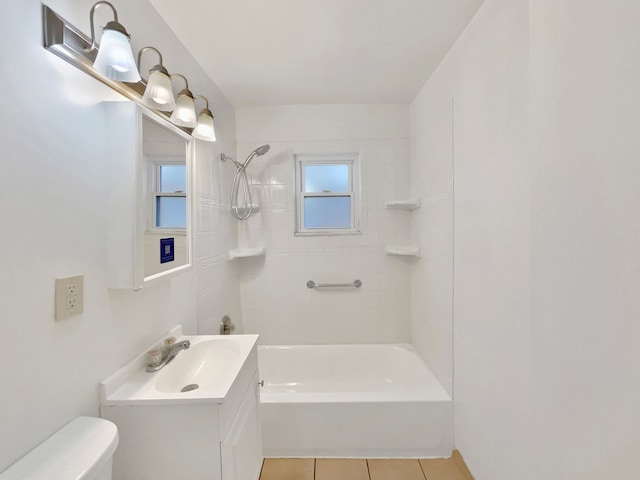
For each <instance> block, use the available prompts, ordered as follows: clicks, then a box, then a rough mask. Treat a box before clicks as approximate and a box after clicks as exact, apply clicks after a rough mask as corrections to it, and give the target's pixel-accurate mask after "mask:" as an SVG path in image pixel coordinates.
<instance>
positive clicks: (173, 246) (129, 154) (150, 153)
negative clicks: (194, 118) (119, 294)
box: [104, 102, 193, 290]
mask: <svg viewBox="0 0 640 480" xmlns="http://www.w3.org/2000/svg"><path fill="white" fill-rule="evenodd" d="M104 110H105V119H106V130H107V132H108V135H107V136H108V141H107V146H106V149H107V156H108V161H107V166H106V172H105V174H106V175H107V177H108V180H109V182H108V185H109V191H108V192H107V199H106V205H107V246H108V286H109V288H124V289H132V290H139V289H141V288H142V287H143V285H144V284H145V283H148V282H150V281H153V280H156V279H159V278H162V277H166V276H168V275H172V274H175V273H177V272H181V271H184V270H185V269H188V268H190V267H191V255H192V248H191V240H192V239H191V237H192V236H191V216H192V184H193V181H192V171H193V168H192V163H193V162H192V156H193V155H192V141H191V140H192V138H191V136H190V135H189V134H187V133H186V132H184V131H183V130H181V129H180V128H177V127H176V126H174V125H173V124H171V123H170V122H169V121H168V120H167V119H166V118H164V117H162V116H160V115H158V114H156V113H154V112H151V111H148V110H146V109H145V108H143V107H141V106H140V105H138V104H136V103H134V102H105V104H104Z"/></svg>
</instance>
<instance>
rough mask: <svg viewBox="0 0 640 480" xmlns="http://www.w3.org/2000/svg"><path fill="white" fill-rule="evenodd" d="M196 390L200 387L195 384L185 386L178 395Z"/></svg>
mask: <svg viewBox="0 0 640 480" xmlns="http://www.w3.org/2000/svg"><path fill="white" fill-rule="evenodd" d="M198 388H200V385H198V384H197V383H190V384H189V385H185V386H184V387H182V388H181V389H180V393H184V392H190V391H191V390H197V389H198Z"/></svg>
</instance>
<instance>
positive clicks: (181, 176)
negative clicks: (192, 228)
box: [150, 160, 187, 229]
mask: <svg viewBox="0 0 640 480" xmlns="http://www.w3.org/2000/svg"><path fill="white" fill-rule="evenodd" d="M152 168H153V170H154V172H153V175H152V178H154V185H153V187H154V188H153V197H154V200H153V201H152V205H153V209H154V211H153V212H152V214H151V215H150V218H153V219H154V224H153V228H157V229H186V228H187V167H186V165H185V164H184V161H180V160H177V161H171V160H166V161H162V162H158V161H156V162H153V166H152Z"/></svg>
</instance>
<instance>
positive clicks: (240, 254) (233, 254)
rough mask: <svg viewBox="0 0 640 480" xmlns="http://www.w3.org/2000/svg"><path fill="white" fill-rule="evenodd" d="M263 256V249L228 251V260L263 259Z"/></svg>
mask: <svg viewBox="0 0 640 480" xmlns="http://www.w3.org/2000/svg"><path fill="white" fill-rule="evenodd" d="M264 255H265V249H264V247H253V248H235V249H233V250H230V251H229V260H233V259H234V258H247V257H264Z"/></svg>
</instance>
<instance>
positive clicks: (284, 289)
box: [234, 106, 419, 344]
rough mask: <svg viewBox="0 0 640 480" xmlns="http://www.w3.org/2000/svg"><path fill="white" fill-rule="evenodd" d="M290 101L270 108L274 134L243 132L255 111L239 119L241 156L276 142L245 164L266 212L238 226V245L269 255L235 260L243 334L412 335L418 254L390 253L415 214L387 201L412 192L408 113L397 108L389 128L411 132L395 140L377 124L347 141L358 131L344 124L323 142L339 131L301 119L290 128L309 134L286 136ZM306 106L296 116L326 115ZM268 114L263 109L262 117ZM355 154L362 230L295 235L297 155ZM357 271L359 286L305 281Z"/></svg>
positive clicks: (377, 339)
mask: <svg viewBox="0 0 640 480" xmlns="http://www.w3.org/2000/svg"><path fill="white" fill-rule="evenodd" d="M287 108H288V107H273V108H272V109H271V110H272V112H270V113H271V114H272V115H270V125H271V127H270V130H271V132H260V134H259V135H255V136H256V137H260V138H255V141H246V142H245V141H241V139H242V138H243V137H245V138H246V137H248V136H250V135H251V133H252V132H251V130H252V129H251V127H249V128H247V129H246V130H245V129H243V125H245V124H249V123H251V122H250V121H247V117H252V116H253V113H254V112H252V110H259V109H241V110H242V116H241V118H240V119H239V120H238V131H239V136H238V139H239V143H238V158H239V160H241V161H242V160H243V159H244V158H245V157H246V156H247V155H248V154H249V153H250V152H251V151H252V150H253V149H254V148H256V147H257V146H259V145H262V144H265V143H268V144H270V145H271V150H270V151H269V153H267V154H266V155H265V156H263V157H258V158H257V159H254V161H253V162H252V164H251V166H250V167H249V169H248V170H247V171H248V175H249V177H250V182H251V183H252V194H253V196H254V203H259V205H260V210H259V211H258V212H257V213H254V214H253V215H252V216H251V217H250V218H249V220H247V221H245V222H240V223H239V227H238V228H239V231H238V237H239V243H240V246H242V247H257V246H264V247H265V248H266V255H265V256H264V257H256V258H245V259H238V260H234V262H237V263H238V268H239V278H240V286H241V305H242V319H243V325H244V329H245V331H246V332H252V333H259V334H260V335H261V343H263V344H299V343H304V344H307V343H315V344H324V343H384V342H409V341H410V318H409V317H410V290H411V288H410V266H411V263H412V262H415V261H419V260H416V259H408V258H402V257H392V256H387V255H386V254H385V253H384V246H385V245H387V244H409V243H410V241H411V225H410V215H411V213H410V212H406V211H398V210H388V209H385V208H384V204H385V201H388V200H394V199H406V198H409V195H410V193H409V185H410V182H409V163H410V162H409V155H410V149H409V141H408V126H406V125H405V123H406V120H404V118H403V117H405V116H406V115H407V111H406V110H404V109H397V108H396V110H397V111H399V113H402V115H397V117H398V121H397V122H398V123H399V124H400V125H399V126H397V128H395V129H394V130H393V131H394V132H398V131H400V132H402V131H403V130H405V129H406V130H407V131H406V135H404V134H402V133H401V134H398V135H397V137H398V138H387V137H386V136H385V132H383V131H381V130H382V129H380V131H377V130H376V129H375V128H368V130H369V131H367V132H363V131H360V133H359V134H360V135H362V136H363V137H365V138H364V139H362V138H350V137H352V136H353V130H354V129H353V128H352V129H346V130H347V131H348V132H349V133H345V134H344V136H345V138H342V139H338V140H334V139H324V138H320V139H319V140H318V138H319V137H323V136H325V137H328V136H330V135H332V134H334V135H335V132H334V131H331V132H328V131H326V132H318V131H317V130H315V131H311V129H309V132H301V130H304V129H305V126H304V125H303V126H302V127H301V126H300V125H297V126H296V127H295V128H294V126H292V130H296V132H294V134H293V135H297V136H300V137H303V138H305V140H306V141H300V140H298V139H294V138H284V140H288V141H283V137H286V136H287V133H286V132H287V131H288V129H287V128H286V124H287V123H288V120H287V119H283V118H282V117H284V116H286V115H282V114H281V113H282V111H283V110H286V109H287ZM303 108H306V109H307V112H306V113H307V115H303V116H302V117H297V118H298V119H300V118H309V117H314V116H315V117H316V118H317V117H318V116H322V115H327V114H329V112H328V111H327V109H326V108H324V109H323V111H321V112H318V110H317V108H315V107H303ZM347 108H348V107H347ZM388 108H389V107H386V106H383V107H375V106H370V107H367V109H366V110H367V111H362V112H358V113H357V114H356V115H354V117H355V118H351V119H350V120H349V122H351V125H353V124H354V123H355V124H357V123H358V122H359V118H358V117H359V116H360V115H362V121H363V122H364V120H365V118H366V116H368V115H369V114H379V113H380V112H378V110H380V109H382V110H386V109H388ZM329 110H331V108H329ZM336 110H337V111H334V112H331V113H334V114H335V116H336V117H339V116H340V115H341V112H342V108H338V107H336ZM263 114H264V112H258V115H257V116H259V117H261V118H263V119H264V115H263ZM329 116H330V115H329ZM391 121H393V120H391ZM302 123H304V120H303V121H302ZM318 123H321V122H318ZM338 123H339V121H338ZM344 123H347V121H345V122H344ZM274 124H275V125H276V127H275V128H274V127H273V125H274ZM355 130H358V128H357V127H356V128H355ZM364 130H367V128H365V129H364ZM283 132H284V133H283ZM265 133H266V134H267V135H265ZM269 133H271V135H273V137H272V138H269V136H268V134H269ZM338 133H339V132H338ZM350 133H351V135H350ZM262 138H264V140H262ZM352 152H357V153H358V154H359V161H360V173H361V205H360V212H361V216H360V230H361V233H360V234H356V235H335V236H310V237H309V236H298V237H297V236H295V235H294V224H295V200H294V193H295V192H294V188H295V182H294V163H293V156H294V154H297V153H352ZM356 278H357V279H360V280H362V288H360V289H354V288H344V289H330V290H329V289H325V290H310V289H308V288H307V286H306V283H307V281H308V280H314V281H316V282H318V283H348V282H352V281H353V280H355V279H356Z"/></svg>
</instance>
